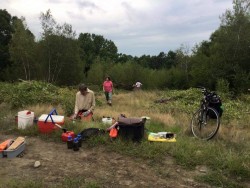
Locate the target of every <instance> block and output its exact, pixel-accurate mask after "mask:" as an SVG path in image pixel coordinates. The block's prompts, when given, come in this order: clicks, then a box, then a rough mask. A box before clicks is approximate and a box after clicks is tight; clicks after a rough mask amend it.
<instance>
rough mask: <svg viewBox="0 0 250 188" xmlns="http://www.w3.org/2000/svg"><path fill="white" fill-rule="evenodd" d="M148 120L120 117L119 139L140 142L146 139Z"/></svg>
mask: <svg viewBox="0 0 250 188" xmlns="http://www.w3.org/2000/svg"><path fill="white" fill-rule="evenodd" d="M145 122H146V118H143V119H142V118H126V117H123V116H120V117H118V125H117V127H119V132H118V137H120V138H124V139H129V140H132V141H135V142H139V141H141V140H142V138H143V137H144V125H145Z"/></svg>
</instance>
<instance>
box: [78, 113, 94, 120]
mask: <svg viewBox="0 0 250 188" xmlns="http://www.w3.org/2000/svg"><path fill="white" fill-rule="evenodd" d="M80 116H81V120H82V121H92V116H93V113H92V112H91V113H89V114H88V115H87V116H83V115H80Z"/></svg>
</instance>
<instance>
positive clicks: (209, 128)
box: [191, 87, 222, 140]
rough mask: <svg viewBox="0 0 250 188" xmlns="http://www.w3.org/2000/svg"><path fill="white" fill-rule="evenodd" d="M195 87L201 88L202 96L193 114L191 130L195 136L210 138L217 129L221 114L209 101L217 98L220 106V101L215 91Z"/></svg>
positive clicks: (204, 138) (203, 138)
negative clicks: (198, 106)
mask: <svg viewBox="0 0 250 188" xmlns="http://www.w3.org/2000/svg"><path fill="white" fill-rule="evenodd" d="M197 88H199V89H201V92H202V93H203V98H202V100H201V102H200V108H199V109H198V110H197V111H196V112H195V113H194V114H193V117H192V121H191V130H192V134H193V135H194V136H195V137H196V138H199V139H202V140H210V139H212V138H213V137H214V136H215V135H216V134H217V132H218V130H219V127H220V117H221V115H222V111H219V112H218V110H216V109H215V108H214V107H213V106H211V102H212V101H213V100H217V101H218V105H220V106H221V101H220V98H219V96H218V95H217V94H216V93H215V92H211V91H208V90H207V89H206V88H205V87H197ZM220 106H219V107H220Z"/></svg>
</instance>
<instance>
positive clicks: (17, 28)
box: [0, 0, 250, 96]
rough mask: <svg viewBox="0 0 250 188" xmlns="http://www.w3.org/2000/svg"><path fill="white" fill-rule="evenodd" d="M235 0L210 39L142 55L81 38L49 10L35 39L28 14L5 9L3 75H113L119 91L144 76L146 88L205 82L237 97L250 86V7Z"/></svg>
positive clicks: (94, 79)
mask: <svg viewBox="0 0 250 188" xmlns="http://www.w3.org/2000/svg"><path fill="white" fill-rule="evenodd" d="M232 3H233V9H232V10H226V11H225V13H224V14H222V15H221V17H220V19H221V24H220V26H219V28H218V29H217V30H215V31H214V32H213V33H211V35H210V39H209V40H207V41H201V42H200V44H197V45H196V46H194V47H193V48H192V49H191V47H188V46H185V45H183V44H182V45H180V48H179V49H177V50H175V51H172V50H170V51H168V52H159V54H158V55H154V56H150V55H142V56H141V57H132V56H130V55H126V54H119V53H118V49H117V47H116V45H115V44H114V42H113V41H111V40H108V39H105V38H104V37H103V36H101V35H98V34H90V33H81V32H79V33H80V34H79V36H78V38H77V36H76V32H75V31H74V30H73V28H72V26H71V25H70V24H67V23H65V24H62V25H61V24H59V23H57V22H56V20H55V19H54V17H53V15H52V13H51V11H50V10H47V11H46V12H45V13H41V14H40V21H41V25H42V31H41V33H42V37H41V39H39V40H35V37H34V35H33V34H32V33H31V31H30V30H29V29H28V26H27V24H26V21H25V18H23V17H21V18H17V17H12V16H11V15H10V14H9V13H8V12H7V11H6V10H0V16H1V18H2V19H1V24H0V25H2V27H1V29H2V31H1V32H0V40H1V46H0V48H1V49H0V50H1V54H0V59H1V62H2V63H1V65H0V72H1V76H0V79H1V80H2V81H13V80H14V81H16V80H18V79H19V78H21V79H25V80H40V81H41V80H43V81H47V82H48V83H53V84H57V85H61V86H63V85H75V84H78V83H80V82H82V80H84V82H85V83H89V84H91V85H92V84H94V85H100V83H101V82H102V81H103V79H104V78H105V76H107V75H109V76H111V78H112V80H113V82H114V85H115V87H116V88H118V89H127V90H131V89H132V87H131V86H132V84H133V83H134V82H135V81H137V80H140V82H142V83H143V87H144V88H147V89H166V88H169V89H187V88H190V87H195V86H197V85H203V86H206V87H208V88H211V89H213V90H214V89H216V90H218V91H221V92H223V93H225V92H226V93H227V94H228V95H231V96H237V95H238V94H241V93H246V92H247V90H248V89H249V88H250V67H249V61H250V55H249V53H248V51H249V50H248V49H249V46H250V40H249V39H250V32H249V31H250V26H249V25H250V24H249V23H250V17H249V15H250V14H249V13H250V12H249V10H250V9H249V2H248V1H247V0H233V2H232Z"/></svg>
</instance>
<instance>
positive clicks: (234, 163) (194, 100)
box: [0, 90, 250, 187]
mask: <svg viewBox="0 0 250 188" xmlns="http://www.w3.org/2000/svg"><path fill="white" fill-rule="evenodd" d="M96 97H97V100H98V101H100V102H99V103H98V105H97V107H96V109H95V112H94V119H95V121H94V122H89V123H81V122H76V123H75V124H73V123H72V122H71V121H69V120H68V119H66V121H65V128H67V129H68V130H73V131H74V132H76V133H79V132H80V131H82V130H83V129H86V128H89V127H97V128H101V129H104V130H105V129H106V128H107V127H108V126H107V125H104V124H102V122H101V118H102V117H103V116H106V117H107V116H109V117H114V118H115V119H117V117H118V116H119V115H120V114H125V115H126V116H127V117H141V116H148V117H150V120H149V121H147V122H146V124H145V128H146V135H145V139H143V140H142V142H141V143H140V144H138V143H133V142H132V141H124V140H122V139H116V140H115V141H113V142H111V140H110V138H109V136H108V134H105V135H102V136H99V137H93V138H91V139H89V140H87V141H86V144H87V145H88V147H99V146H102V147H105V148H106V149H108V150H111V151H115V152H119V153H121V154H123V155H128V156H131V157H136V158H142V159H148V160H152V161H153V162H154V164H155V163H159V164H160V163H162V161H164V160H165V159H166V158H167V157H168V156H171V157H173V158H174V159H175V162H176V164H178V165H181V166H182V167H183V168H186V169H190V170H195V169H196V167H197V166H206V167H207V172H206V173H205V174H202V173H201V174H200V175H198V176H197V177H196V180H197V181H201V182H205V183H208V184H210V185H212V186H216V187H244V185H245V183H247V182H248V181H249V179H250V148H249V145H250V131H249V129H250V125H249V123H248V122H250V116H249V114H248V112H249V109H250V107H249V106H250V104H249V103H245V102H244V100H245V101H248V100H249V96H244V97H243V99H244V100H240V99H238V100H235V101H232V100H230V99H225V100H224V102H223V105H224V108H225V110H224V114H223V116H222V121H221V127H220V129H219V132H218V134H217V135H216V137H215V138H214V139H212V140H210V141H200V140H198V139H195V138H194V137H193V136H192V135H191V132H190V120H191V117H192V112H194V111H195V110H196V108H197V107H198V104H199V100H200V97H201V96H200V93H199V92H198V91H197V92H195V91H193V90H191V91H139V92H121V91H117V94H114V95H113V105H112V107H110V106H108V105H106V103H105V98H104V95H103V94H102V93H97V95H96ZM162 98H167V99H169V100H167V102H166V103H155V100H157V99H162ZM54 107H55V106H52V105H48V104H43V105H30V106H27V107H26V109H29V110H31V111H34V112H35V114H36V117H39V115H41V114H46V113H48V112H50V110H51V109H52V108H54ZM0 109H1V111H0V115H1V116H0V117H1V119H0V121H1V124H0V131H1V132H4V133H9V134H17V135H24V136H39V137H41V138H42V139H44V140H49V141H53V142H60V141H61V137H60V135H61V131H55V132H53V133H51V134H49V135H41V134H39V131H38V129H37V126H32V127H30V128H28V129H25V130H19V129H17V125H16V123H15V122H14V117H15V115H16V113H17V110H13V109H11V108H10V107H9V106H8V105H7V104H4V103H2V104H1V105H0ZM56 109H57V111H58V113H59V114H62V115H63V114H64V110H63V108H62V107H61V106H56ZM18 110H19V109H18ZM160 131H166V132H173V133H175V134H176V135H177V137H176V139H177V142H176V143H154V142H149V141H148V140H147V132H160ZM65 181H67V182H75V183H74V184H75V185H78V183H79V180H73V179H68V180H65ZM67 182H66V183H67ZM81 183H83V181H82V182H81ZM248 183H249V182H248ZM89 187H98V184H97V183H95V182H94V183H90V184H89Z"/></svg>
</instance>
